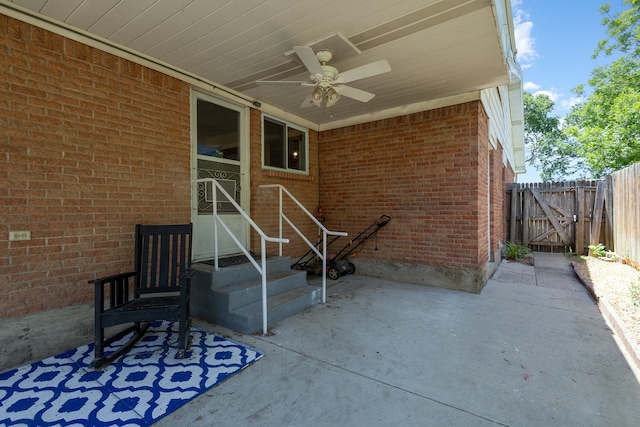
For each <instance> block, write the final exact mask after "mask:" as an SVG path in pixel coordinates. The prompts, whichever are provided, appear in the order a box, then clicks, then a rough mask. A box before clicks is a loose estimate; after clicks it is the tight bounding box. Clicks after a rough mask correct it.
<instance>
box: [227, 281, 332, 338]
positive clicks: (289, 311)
mask: <svg viewBox="0 0 640 427" xmlns="http://www.w3.org/2000/svg"><path fill="white" fill-rule="evenodd" d="M321 298H322V290H321V289H319V288H314V290H312V291H310V292H308V293H306V294H304V295H298V296H296V297H295V298H293V299H291V300H288V301H287V302H285V303H282V304H278V305H275V306H274V305H273V304H268V307H267V310H268V316H267V322H268V324H269V325H271V324H273V323H275V322H278V321H280V320H282V319H286V318H287V317H289V316H292V315H294V314H296V313H299V312H300V311H302V310H304V309H305V308H307V307H310V306H312V305H314V304H316V303H318V302H320V300H321ZM242 311H244V312H243V313H239V312H237V311H236V312H232V313H231V314H232V315H234V316H235V317H236V319H237V324H236V327H235V328H234V329H235V330H237V331H239V332H242V333H244V334H251V333H254V332H258V331H261V330H262V307H259V308H257V309H255V310H251V311H250V313H246V310H242Z"/></svg>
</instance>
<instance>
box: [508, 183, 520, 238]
mask: <svg viewBox="0 0 640 427" xmlns="http://www.w3.org/2000/svg"><path fill="white" fill-rule="evenodd" d="M517 206H518V184H511V217H510V224H509V225H510V230H509V236H510V237H511V241H512V242H516V213H517Z"/></svg>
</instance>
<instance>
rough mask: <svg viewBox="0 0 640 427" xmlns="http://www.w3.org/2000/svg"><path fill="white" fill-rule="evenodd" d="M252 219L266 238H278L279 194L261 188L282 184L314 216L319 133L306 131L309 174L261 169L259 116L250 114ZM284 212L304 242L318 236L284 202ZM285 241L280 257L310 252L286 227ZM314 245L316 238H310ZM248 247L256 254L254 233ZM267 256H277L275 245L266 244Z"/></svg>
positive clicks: (299, 214)
mask: <svg viewBox="0 0 640 427" xmlns="http://www.w3.org/2000/svg"><path fill="white" fill-rule="evenodd" d="M250 120H251V132H250V133H251V135H250V140H251V155H250V157H251V168H250V169H251V217H252V218H253V219H254V220H255V221H256V223H257V224H258V225H259V226H260V228H262V230H263V231H264V232H265V233H266V234H267V235H269V236H272V237H277V236H278V191H277V190H276V189H261V188H259V187H260V185H267V184H281V185H283V186H284V187H285V188H286V189H287V190H289V192H290V193H291V194H292V195H293V196H294V197H295V198H296V199H298V200H299V201H300V203H302V205H303V206H305V207H306V208H307V209H308V210H309V211H310V212H311V213H313V214H315V213H316V210H317V207H318V200H319V194H318V133H317V132H315V131H311V130H310V131H309V133H308V136H309V152H308V156H309V174H308V175H299V174H292V173H287V172H282V171H274V170H267V169H262V113H261V112H260V111H258V110H254V109H252V110H251V119H250ZM283 200H284V201H285V203H284V208H283V210H284V212H285V214H286V215H287V216H288V217H289V218H290V219H291V220H292V222H293V223H294V224H295V225H296V226H297V227H300V229H301V231H302V232H303V233H304V234H305V236H307V238H310V237H314V236H316V235H317V230H318V229H317V227H316V226H315V225H314V224H313V222H312V221H311V220H309V219H308V217H306V216H305V215H304V214H303V213H302V212H301V211H300V210H299V209H298V208H297V207H294V206H293V204H292V203H291V202H290V201H289V200H288V199H286V198H285V199H283ZM283 230H284V232H283V234H284V237H286V238H288V239H289V240H290V243H289V244H285V245H284V246H283V254H284V255H290V256H292V257H294V258H295V257H299V256H302V254H304V253H306V252H307V251H308V250H309V247H308V246H307V245H306V244H305V243H304V241H303V240H302V239H300V238H299V237H298V235H297V234H296V233H295V232H294V231H292V230H291V228H290V227H289V226H287V225H286V223H285V225H284V227H283ZM310 240H311V241H312V242H313V243H315V238H310ZM251 245H252V247H253V248H254V250H255V251H256V252H257V251H259V248H260V238H259V236H258V235H257V234H256V233H252V235H251ZM267 248H268V252H269V253H270V254H276V253H277V244H268V246H267Z"/></svg>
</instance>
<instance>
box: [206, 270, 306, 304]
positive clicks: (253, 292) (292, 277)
mask: <svg viewBox="0 0 640 427" xmlns="http://www.w3.org/2000/svg"><path fill="white" fill-rule="evenodd" d="M300 273H302V274H300ZM306 284H307V282H306V273H305V272H300V271H297V272H291V274H288V275H286V276H284V277H280V276H279V277H278V278H270V277H267V296H268V297H271V296H273V295H278V294H281V293H283V292H286V291H289V290H291V289H295V288H298V287H300V286H303V285H306ZM213 292H215V293H216V294H217V295H219V296H220V298H221V299H222V300H226V301H227V304H228V307H229V310H230V311H231V310H234V309H236V308H238V307H243V306H245V305H249V304H252V303H254V302H257V301H262V282H261V281H259V280H253V281H251V282H247V283H244V284H242V286H241V287H238V286H227V287H225V288H222V289H214V291H213Z"/></svg>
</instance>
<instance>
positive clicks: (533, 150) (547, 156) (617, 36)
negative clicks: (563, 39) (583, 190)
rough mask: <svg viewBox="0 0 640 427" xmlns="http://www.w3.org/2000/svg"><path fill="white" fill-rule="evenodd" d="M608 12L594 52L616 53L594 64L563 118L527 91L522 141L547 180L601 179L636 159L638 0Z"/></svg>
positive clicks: (639, 134)
mask: <svg viewBox="0 0 640 427" xmlns="http://www.w3.org/2000/svg"><path fill="white" fill-rule="evenodd" d="M624 5H625V6H627V8H626V9H624V10H622V11H620V12H617V13H615V14H613V15H611V5H610V4H605V5H604V6H602V7H601V8H600V12H601V13H602V14H603V20H602V24H603V25H604V26H605V27H606V29H607V36H608V37H607V38H606V39H604V40H602V41H600V42H599V43H598V46H597V48H596V50H595V52H594V54H593V56H594V58H595V57H598V56H599V55H606V56H610V55H613V54H617V55H619V57H618V58H617V59H616V60H615V61H613V62H612V63H611V64H609V65H606V66H602V67H597V68H595V69H594V70H593V71H592V72H591V78H590V79H589V81H588V83H587V87H585V85H580V86H578V87H577V88H575V89H574V92H575V93H576V94H577V95H578V96H580V97H581V98H583V99H585V101H584V102H583V103H581V104H578V105H576V106H574V107H573V108H572V109H571V111H570V112H569V114H568V115H567V116H566V117H565V120H564V121H562V120H560V119H559V118H558V117H553V116H551V115H550V114H551V111H552V109H553V101H552V100H551V99H549V98H548V97H547V96H546V95H541V94H538V95H535V96H534V95H531V94H527V93H525V96H524V108H525V134H526V136H525V141H526V143H527V145H528V149H529V150H528V151H529V156H528V160H529V162H530V163H531V164H533V165H534V166H535V167H536V169H538V170H539V171H540V172H541V174H540V175H541V177H542V179H543V180H545V181H550V180H562V179H564V178H566V177H567V176H570V175H574V176H575V175H576V174H582V175H583V176H582V177H587V176H588V177H591V178H601V177H603V176H604V175H606V174H608V173H611V172H613V171H616V170H619V169H622V168H624V167H626V166H629V165H631V164H633V163H637V162H640V0H625V1H624Z"/></svg>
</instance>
